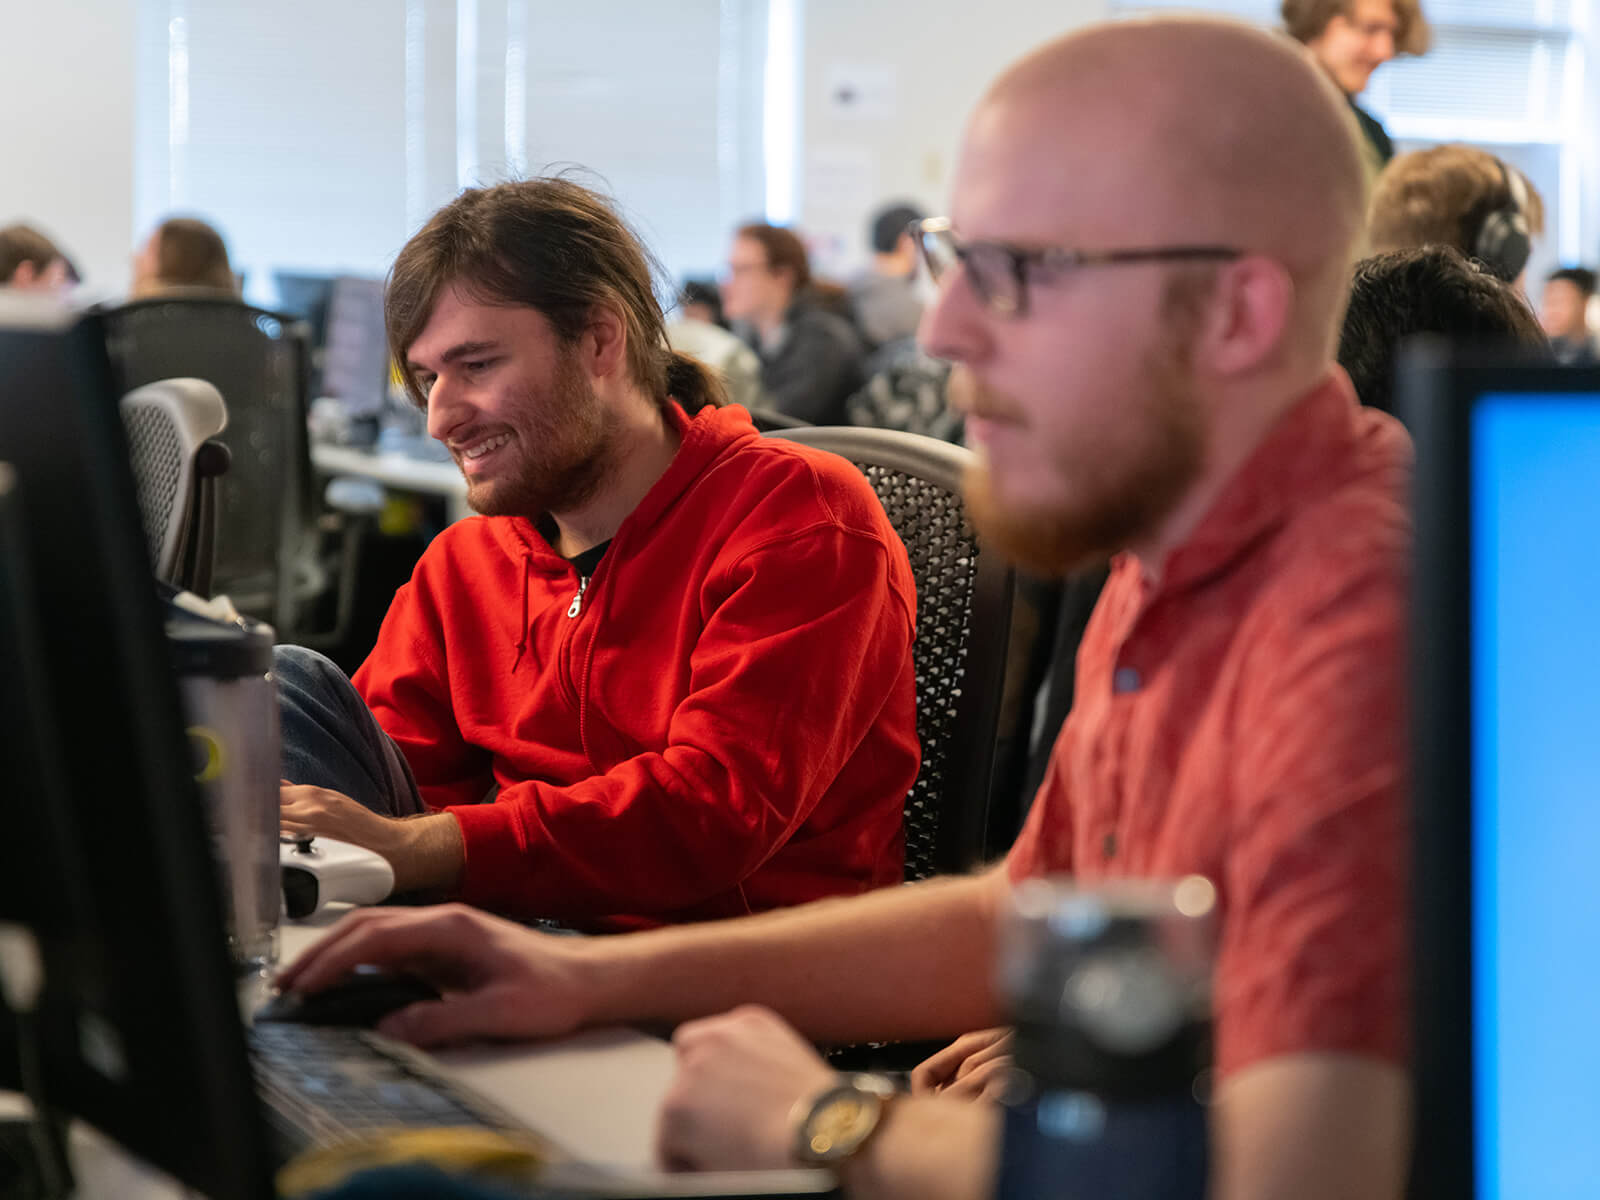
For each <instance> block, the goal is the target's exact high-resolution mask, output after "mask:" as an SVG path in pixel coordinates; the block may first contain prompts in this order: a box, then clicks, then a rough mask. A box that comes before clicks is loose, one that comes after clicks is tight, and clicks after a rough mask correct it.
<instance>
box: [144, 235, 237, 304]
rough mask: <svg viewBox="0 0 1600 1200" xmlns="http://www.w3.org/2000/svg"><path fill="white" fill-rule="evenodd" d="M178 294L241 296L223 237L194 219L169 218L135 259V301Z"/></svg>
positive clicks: (151, 236) (146, 242) (147, 240)
mask: <svg viewBox="0 0 1600 1200" xmlns="http://www.w3.org/2000/svg"><path fill="white" fill-rule="evenodd" d="M174 291H206V292H215V293H221V294H224V295H228V296H237V295H238V294H239V279H238V276H236V275H235V274H234V273H233V265H232V263H230V262H229V261H228V246H227V243H226V242H224V241H223V240H222V235H221V234H220V233H218V232H217V231H216V230H215V229H213V228H212V227H211V226H210V225H208V224H206V222H204V221H201V220H197V219H196V218H194V217H169V218H168V219H167V220H165V221H163V222H161V224H159V225H157V226H156V228H155V232H154V233H152V234H151V235H150V236H149V238H148V239H146V241H145V243H144V245H143V246H141V247H140V248H139V251H138V252H137V253H136V254H135V255H134V256H133V298H134V299H135V300H142V299H144V298H145V297H148V296H159V295H162V294H163V293H167V292H174Z"/></svg>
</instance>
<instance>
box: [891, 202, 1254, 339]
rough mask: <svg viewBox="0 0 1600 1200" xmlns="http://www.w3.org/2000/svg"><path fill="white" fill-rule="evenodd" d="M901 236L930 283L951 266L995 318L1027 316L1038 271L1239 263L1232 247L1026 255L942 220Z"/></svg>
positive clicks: (1052, 249)
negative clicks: (914, 248)
mask: <svg viewBox="0 0 1600 1200" xmlns="http://www.w3.org/2000/svg"><path fill="white" fill-rule="evenodd" d="M907 232H908V233H910V234H911V237H912V240H913V241H915V242H916V243H917V245H918V246H919V247H920V248H921V250H922V261H923V262H925V263H927V264H928V274H930V275H932V276H933V281H934V282H935V283H940V282H942V281H943V280H944V279H945V277H946V276H948V275H949V273H950V272H951V271H953V270H955V268H956V267H957V266H963V267H965V268H966V270H967V281H968V282H969V283H970V284H971V285H972V290H973V292H974V293H975V294H976V295H977V297H978V299H979V300H981V301H983V304H984V306H985V307H986V308H988V310H989V311H990V312H992V313H994V314H995V315H996V316H1001V317H1022V316H1026V315H1027V312H1028V283H1029V280H1030V277H1031V276H1032V275H1033V274H1034V273H1035V272H1038V271H1075V270H1080V269H1082V268H1084V267H1110V266H1120V265H1122V264H1124V263H1143V262H1177V261H1199V260H1208V259H1209V260H1215V261H1224V260H1227V259H1233V258H1239V257H1241V256H1243V254H1244V251H1243V250H1239V249H1237V248H1235V247H1233V246H1143V247H1138V248H1135V249H1123V250H1068V249H1066V248H1065V247H1061V246H1049V247H1046V248H1044V249H1042V250H1028V249H1024V248H1022V247H1020V246H1011V245H1008V244H1006V243H1005V242H981V241H978V242H969V241H966V240H964V239H963V238H962V237H961V235H960V234H958V233H957V232H956V231H955V228H954V227H953V226H952V225H951V224H950V222H949V220H948V219H947V218H945V217H929V218H928V219H927V220H925V221H913V222H911V225H910V227H909V228H908V229H907Z"/></svg>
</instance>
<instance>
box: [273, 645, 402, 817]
mask: <svg viewBox="0 0 1600 1200" xmlns="http://www.w3.org/2000/svg"><path fill="white" fill-rule="evenodd" d="M272 673H273V675H274V676H275V677H276V678H277V681H278V717H279V720H280V722H281V724H282V726H283V778H285V779H287V780H288V781H289V782H290V783H306V784H312V785H314V786H316V787H325V788H331V789H332V790H333V791H336V792H342V793H343V794H344V795H346V796H349V797H350V798H351V799H352V800H355V801H356V802H357V803H359V804H361V805H363V806H365V807H366V808H370V809H371V810H372V811H373V812H375V813H382V814H383V815H384V816H386V817H410V816H415V815H416V814H418V813H421V812H426V811H427V810H426V808H425V807H424V806H423V803H422V797H421V796H420V795H418V793H417V783H416V780H415V779H413V778H412V776H411V768H410V767H409V766H408V765H407V764H406V760H405V756H404V755H403V754H401V753H400V748H399V747H398V746H396V745H395V744H394V741H393V739H391V738H390V737H389V735H388V734H387V733H385V732H384V731H383V729H382V728H381V727H380V726H379V725H378V722H377V720H376V719H375V718H374V717H373V715H372V711H371V710H370V709H368V708H367V705H366V702H365V701H364V700H362V699H361V694H360V693H359V692H357V691H356V689H355V686H354V685H353V684H352V683H351V682H350V680H349V679H348V678H346V676H345V673H344V672H343V671H341V670H339V668H338V667H336V666H334V665H333V663H332V662H330V661H329V660H328V659H326V658H324V657H323V656H322V655H320V654H318V653H317V652H316V651H315V650H307V649H306V648H305V647H304V646H274V647H273V648H272Z"/></svg>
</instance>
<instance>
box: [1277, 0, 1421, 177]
mask: <svg viewBox="0 0 1600 1200" xmlns="http://www.w3.org/2000/svg"><path fill="white" fill-rule="evenodd" d="M1282 15H1283V25H1284V28H1285V29H1286V30H1287V31H1288V33H1289V36H1290V37H1292V38H1294V39H1295V41H1297V42H1302V43H1304V45H1305V47H1306V50H1307V51H1308V52H1309V53H1310V55H1311V57H1312V60H1313V61H1315V62H1316V63H1317V65H1318V66H1320V67H1321V68H1322V69H1323V70H1324V71H1326V72H1327V73H1328V75H1329V76H1330V77H1331V78H1332V79H1333V81H1334V83H1336V84H1338V85H1339V90H1340V91H1341V92H1343V93H1344V94H1345V99H1347V100H1348V101H1349V102H1350V111H1351V112H1352V113H1354V114H1355V118H1356V123H1357V124H1358V125H1360V127H1361V133H1362V135H1363V136H1364V138H1365V145H1364V146H1363V147H1362V149H1363V151H1364V152H1365V158H1366V161H1367V165H1368V167H1370V168H1371V170H1372V172H1373V173H1374V174H1376V173H1377V172H1378V171H1381V170H1382V169H1383V168H1384V166H1385V165H1386V164H1387V163H1388V161H1389V160H1390V159H1391V158H1393V157H1394V144H1393V143H1392V142H1391V141H1390V140H1389V134H1388V132H1387V131H1386V130H1385V129H1384V127H1383V124H1382V123H1381V122H1380V121H1379V120H1378V119H1377V118H1376V117H1374V116H1373V115H1372V114H1371V113H1369V112H1368V111H1367V110H1366V109H1364V108H1362V107H1361V106H1360V105H1359V104H1357V103H1356V97H1357V96H1359V95H1360V94H1361V93H1362V92H1364V91H1366V90H1367V84H1368V82H1369V81H1370V80H1371V79H1372V73H1373V72H1374V71H1376V70H1377V69H1378V68H1379V67H1381V66H1383V64H1384V63H1386V62H1388V61H1389V60H1390V59H1391V58H1393V57H1394V56H1395V55H1397V54H1422V53H1424V52H1425V51H1426V50H1427V49H1428V41H1429V37H1430V33H1429V30H1428V22H1427V20H1426V19H1424V17H1423V15H1422V8H1421V6H1420V5H1418V3H1417V0H1283V8H1282Z"/></svg>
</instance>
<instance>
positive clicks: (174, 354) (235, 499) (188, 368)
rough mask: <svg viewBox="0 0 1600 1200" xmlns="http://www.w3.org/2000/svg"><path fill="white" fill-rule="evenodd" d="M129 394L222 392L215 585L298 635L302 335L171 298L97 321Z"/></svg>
mask: <svg viewBox="0 0 1600 1200" xmlns="http://www.w3.org/2000/svg"><path fill="white" fill-rule="evenodd" d="M99 316H100V319H101V321H102V322H103V324H104V329H105V334H106V346H107V350H108V351H109V353H110V356H111V361H112V365H113V368H114V370H115V371H116V373H117V375H118V377H119V378H118V384H119V386H120V389H121V390H122V391H124V392H127V391H132V390H133V389H134V388H136V387H139V386H140V385H142V384H145V383H149V382H153V381H154V380H157V379H164V378H169V377H172V376H179V375H183V376H192V377H195V378H200V379H204V380H206V381H208V382H210V383H211V384H213V385H214V386H216V387H217V389H218V390H219V391H221V393H222V395H223V398H224V400H225V401H226V403H227V405H228V411H229V430H228V432H227V434H226V435H225V436H223V437H221V438H219V439H217V440H219V441H221V442H222V443H223V444H224V445H225V446H227V448H228V450H229V452H230V454H231V458H232V465H231V467H230V468H229V471H228V473H227V474H226V475H225V476H223V477H222V478H221V479H220V480H218V481H217V485H218V486H217V491H218V498H217V509H218V517H217V522H218V533H217V539H216V562H215V576H216V578H215V584H216V588H217V590H219V591H225V592H229V593H230V594H232V595H233V597H234V599H235V601H236V602H237V603H239V607H240V608H241V609H242V610H244V611H247V612H250V613H251V615H254V616H258V617H260V618H261V619H263V620H267V621H271V622H272V623H273V624H274V625H276V626H278V628H279V629H280V630H283V629H286V628H288V627H289V626H291V625H292V623H293V618H294V612H295V605H296V598H295V595H294V581H295V579H294V577H295V566H296V563H297V561H298V560H299V557H300V555H301V552H302V547H303V545H304V544H305V540H306V537H307V531H306V529H305V527H304V526H305V523H306V521H308V520H309V519H310V518H311V516H312V515H313V514H314V513H315V512H316V506H315V504H314V502H313V497H312V494H311V489H312V486H313V484H312V474H311V450H310V441H309V437H308V434H307V431H306V414H307V410H308V408H309V406H310V398H309V389H310V353H309V347H308V344H307V335H306V331H305V328H304V326H303V324H302V323H300V322H299V321H297V320H296V319H295V318H294V317H291V316H286V315H284V314H281V313H275V312H270V311H268V310H266V309H260V308H256V307H255V306H253V305H250V304H246V303H244V302H243V301H241V300H238V299H235V298H233V297H228V296H205V295H190V294H185V295H174V296H154V297H150V298H148V299H144V300H135V301H131V302H129V303H127V304H123V305H120V306H117V307H114V308H109V309H105V310H103V311H102V312H101V313H100V314H99Z"/></svg>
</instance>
